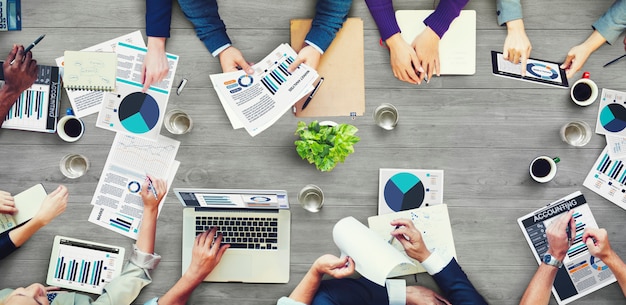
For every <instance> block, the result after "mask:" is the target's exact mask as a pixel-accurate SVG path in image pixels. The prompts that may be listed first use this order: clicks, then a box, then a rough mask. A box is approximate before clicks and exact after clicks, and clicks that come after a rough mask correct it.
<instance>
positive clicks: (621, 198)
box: [583, 147, 626, 209]
mask: <svg viewBox="0 0 626 305" xmlns="http://www.w3.org/2000/svg"><path fill="white" fill-rule="evenodd" d="M625 167H626V163H625V162H624V161H622V160H619V159H612V158H611V157H610V156H609V154H608V147H607V148H604V150H603V151H602V153H600V156H599V157H598V160H596V162H595V164H594V165H593V167H592V168H591V170H590V171H589V174H587V177H586V178H585V182H584V183H583V185H584V186H586V187H587V188H589V189H590V190H592V191H594V192H596V193H598V195H600V196H602V197H604V198H606V199H608V200H609V201H611V202H613V203H614V204H616V205H618V206H620V207H621V208H622V209H626V168H625Z"/></svg>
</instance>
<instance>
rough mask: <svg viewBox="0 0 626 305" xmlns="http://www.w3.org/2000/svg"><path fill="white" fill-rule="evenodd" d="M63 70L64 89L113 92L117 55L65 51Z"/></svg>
mask: <svg viewBox="0 0 626 305" xmlns="http://www.w3.org/2000/svg"><path fill="white" fill-rule="evenodd" d="M63 68H64V71H63V87H64V88H67V89H72V90H91V91H113V90H115V77H116V73H117V54H116V53H114V52H87V51H65V54H64V61H63Z"/></svg>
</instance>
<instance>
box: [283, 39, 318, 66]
mask: <svg viewBox="0 0 626 305" xmlns="http://www.w3.org/2000/svg"><path fill="white" fill-rule="evenodd" d="M321 58H322V53H320V52H319V51H318V50H316V49H315V48H314V47H312V46H309V45H307V46H305V47H304V48H302V50H300V52H298V56H297V57H296V59H295V60H294V61H293V62H292V63H291V65H289V69H288V70H289V72H293V71H295V70H296V68H298V66H299V65H300V64H301V63H305V64H307V65H308V66H309V67H311V68H313V69H317V66H318V65H319V64H320V59H321Z"/></svg>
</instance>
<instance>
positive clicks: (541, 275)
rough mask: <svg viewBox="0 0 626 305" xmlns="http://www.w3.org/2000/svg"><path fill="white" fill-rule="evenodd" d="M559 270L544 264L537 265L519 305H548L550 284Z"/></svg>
mask: <svg viewBox="0 0 626 305" xmlns="http://www.w3.org/2000/svg"><path fill="white" fill-rule="evenodd" d="M558 270H559V269H557V268H556V267H554V266H549V265H546V264H543V263H542V264H541V265H539V268H538V269H537V272H536V273H535V275H534V276H533V278H532V279H531V280H530V283H529V284H528V288H526V291H525V292H524V295H523V296H522V300H521V301H520V305H537V304H548V302H549V301H550V290H551V288H552V283H553V282H554V278H555V277H556V273H557V271H558Z"/></svg>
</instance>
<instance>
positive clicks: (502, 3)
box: [496, 0, 523, 25]
mask: <svg viewBox="0 0 626 305" xmlns="http://www.w3.org/2000/svg"><path fill="white" fill-rule="evenodd" d="M496 14H497V15H498V24H499V25H504V24H505V23H507V22H509V21H511V20H516V19H522V17H523V16H522V3H521V1H520V0H497V1H496Z"/></svg>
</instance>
